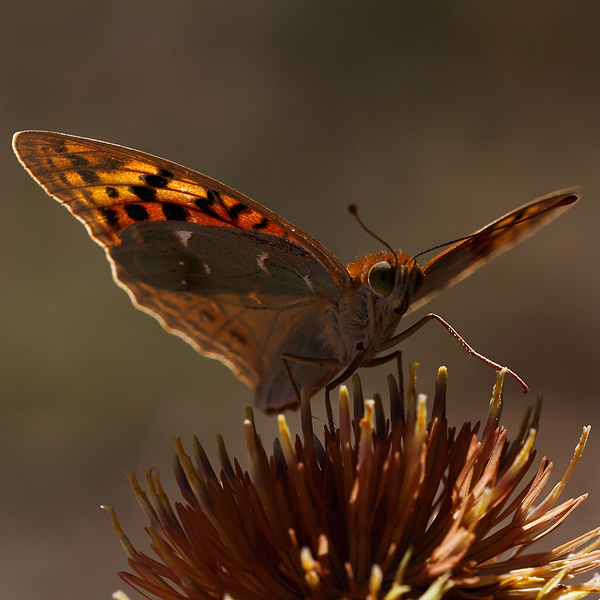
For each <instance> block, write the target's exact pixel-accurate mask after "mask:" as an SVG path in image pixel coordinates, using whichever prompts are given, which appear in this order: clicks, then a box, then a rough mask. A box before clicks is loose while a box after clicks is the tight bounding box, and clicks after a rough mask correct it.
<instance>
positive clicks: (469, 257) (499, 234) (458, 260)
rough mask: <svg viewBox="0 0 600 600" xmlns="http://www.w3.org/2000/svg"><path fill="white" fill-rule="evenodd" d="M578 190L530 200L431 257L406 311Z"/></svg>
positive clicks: (529, 230)
mask: <svg viewBox="0 0 600 600" xmlns="http://www.w3.org/2000/svg"><path fill="white" fill-rule="evenodd" d="M578 192H579V189H577V188H574V189H568V190H561V191H558V192H554V193H553V194H549V195H547V196H544V197H542V198H538V199H537V200H534V201H533V202H529V203H528V204H525V205H523V206H521V207H520V208H517V209H515V210H513V211H511V212H509V213H508V214H506V215H504V216H503V217H500V218H499V219H497V220H496V221H493V222H492V223H490V224H489V225H486V226H485V227H483V228H482V229H479V230H478V231H476V232H475V233H474V234H473V235H472V236H469V238H467V239H465V240H462V241H460V242H457V243H456V244H454V245H453V246H451V247H450V248H448V249H447V250H445V251H444V252H442V253H441V254H439V255H438V256H436V257H435V258H433V259H431V260H430V261H429V262H428V263H427V264H426V265H425V267H424V268H423V271H424V273H425V281H424V283H423V287H422V288H421V289H420V290H419V291H418V292H417V294H416V295H415V297H414V298H413V299H412V301H411V304H410V308H409V309H408V311H407V313H409V312H412V311H413V310H416V309H417V308H419V307H420V306H422V305H423V304H425V303H426V302H429V300H431V299H432V298H433V297H435V296H437V295H438V294H439V293H440V292H441V291H442V290H444V289H445V288H447V287H449V286H451V285H454V284H455V283H457V282H459V281H460V280H461V279H464V278H465V277H467V276H468V275H470V274H471V273H472V272H473V271H475V270H476V269H478V268H479V267H481V266H483V265H484V264H485V263H487V262H488V261H489V260H491V259H492V258H494V257H495V256H497V255H498V254H500V253H501V252H504V251H505V250H508V249H509V248H512V247H513V246H515V245H516V244H518V243H520V242H522V241H523V240H524V239H526V238H527V237H529V236H530V235H531V234H533V233H535V232H536V231H537V230H538V229H540V228H541V227H543V226H544V225H546V224H548V223H549V222H550V221H552V220H553V219H555V218H556V217H557V216H558V215H560V214H562V213H563V212H564V211H565V210H567V209H568V208H569V207H570V206H571V205H572V204H573V203H574V202H575V201H576V200H577V199H578Z"/></svg>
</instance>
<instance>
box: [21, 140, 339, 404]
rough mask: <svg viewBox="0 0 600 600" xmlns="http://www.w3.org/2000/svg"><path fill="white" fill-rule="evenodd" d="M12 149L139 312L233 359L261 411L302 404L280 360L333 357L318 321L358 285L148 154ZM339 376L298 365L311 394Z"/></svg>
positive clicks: (330, 260)
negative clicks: (88, 239) (328, 305)
mask: <svg viewBox="0 0 600 600" xmlns="http://www.w3.org/2000/svg"><path fill="white" fill-rule="evenodd" d="M13 146H14V149H15V152H16V154H17V156H18V157H19V160H20V161H21V163H22V164H23V165H24V166H25V168H26V169H27V170H28V171H29V173H30V174H31V175H32V176H33V178H34V179H35V180H37V181H38V182H39V183H40V185H41V186H42V187H43V188H44V189H45V190H46V191H47V192H48V193H49V194H50V195H51V196H53V197H54V198H56V199H57V200H59V201H60V202H61V203H62V204H64V205H65V206H66V207H67V208H68V209H69V210H70V211H71V213H72V214H73V215H75V217H77V218H78V219H79V220H80V221H82V222H83V223H84V225H85V226H86V228H87V229H88V231H89V233H90V235H91V236H92V237H93V238H94V239H95V240H96V241H97V242H98V243H99V244H100V245H101V246H103V247H104V249H105V250H106V253H107V257H108V259H109V261H110V263H111V266H112V271H113V276H114V278H115V280H116V281H117V283H119V285H121V287H123V288H124V289H125V290H126V291H127V292H128V293H129V295H130V297H131V299H132V301H133V302H134V304H135V305H136V306H138V307H139V308H141V309H142V310H145V311H146V312H148V313H149V314H151V315H152V316H154V317H155V318H157V319H158V320H159V321H160V322H161V324H162V325H163V326H164V327H165V328H166V329H167V330H168V331H170V332H172V333H176V334H178V335H180V336H181V337H183V338H184V339H185V340H186V341H188V342H189V343H190V344H192V345H193V346H194V347H195V348H196V349H197V350H199V351H200V352H201V353H203V354H206V355H208V356H211V357H213V358H219V359H220V360H222V361H223V362H225V363H226V364H227V365H228V366H229V367H230V368H231V369H232V370H233V371H234V373H235V374H236V375H237V376H238V377H239V378H240V379H241V380H242V381H244V382H245V383H247V384H248V385H249V386H250V387H251V388H252V389H253V390H254V391H255V394H256V401H257V405H258V406H260V407H261V408H264V409H267V410H277V409H280V408H282V407H285V406H294V405H295V404H296V403H297V402H296V399H295V396H294V393H293V390H292V389H291V386H290V384H289V381H288V380H287V376H286V374H285V372H284V370H283V366H282V361H281V356H280V355H281V353H282V352H290V353H294V354H299V355H306V356H316V357H322V358H327V357H331V356H329V355H328V354H327V353H326V352H324V350H323V348H322V347H321V346H322V344H321V342H320V340H319V339H318V333H319V328H318V327H315V325H316V324H318V322H319V321H318V320H319V319H321V318H322V315H323V312H324V302H326V301H327V299H328V298H329V299H333V300H335V298H336V297H337V296H338V295H339V293H340V292H341V291H343V290H344V289H345V288H346V287H347V286H349V285H350V284H351V279H350V276H349V275H348V272H347V271H346V269H345V268H344V266H343V265H342V264H341V263H340V262H339V261H338V260H337V259H336V258H335V257H334V256H333V255H332V254H331V253H330V252H329V251H328V250H327V249H325V248H324V247H323V246H322V245H321V244H319V243H318V242H317V241H316V240H314V239H313V238H311V237H310V236H308V235H307V234H305V233H304V232H302V231H301V230H299V229H298V228H296V227H294V226H293V225H291V224H290V223H288V222H287V221H285V220H284V219H282V218H281V217H279V216H278V215H276V214H275V213H273V212H272V211H270V210H268V209H267V208H265V207H263V206H261V205H260V204H258V203H257V202H254V201H253V200H251V199H250V198H247V197H246V196H244V195H243V194H240V193H239V192H236V191H235V190H233V189H231V188H229V187H227V186H225V185H223V184H221V183H219V182H217V181H215V180H213V179H210V178H209V177H206V176H204V175H201V174H200V173H197V172H195V171H193V170H191V169H187V168H186V167H183V166H181V165H178V164H176V163H173V162H170V161H166V160H163V159H161V158H158V157H155V156H152V155H149V154H145V153H143V152H138V151H136V150H132V149H129V148H124V147H121V146H118V145H115V144H109V143H105V142H100V141H96V140H91V139H87V138H81V137H76V136H69V135H64V134H59V133H52V132H45V131H24V132H20V133H17V134H15V136H14V140H13ZM203 256H204V257H205V258H202V257H203ZM207 257H208V258H207ZM215 265H216V267H217V268H218V273H212V271H211V268H212V269H213V270H215ZM335 372H336V369H331V368H329V369H324V368H320V367H314V366H309V365H301V364H294V365H292V373H293V375H294V380H295V381H296V382H298V384H299V385H306V386H307V387H309V388H310V389H311V391H316V390H318V389H320V388H321V387H322V386H323V385H324V384H325V383H326V382H327V381H328V380H329V379H330V378H331V377H332V376H333V375H334V374H335Z"/></svg>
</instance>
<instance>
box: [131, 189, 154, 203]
mask: <svg viewBox="0 0 600 600" xmlns="http://www.w3.org/2000/svg"><path fill="white" fill-rule="evenodd" d="M129 189H130V190H131V192H132V193H133V194H135V195H136V196H137V197H138V198H139V199H140V200H141V201H142V202H154V201H156V191H155V190H154V189H152V188H151V187H147V186H145V185H132V186H131V187H130V188H129Z"/></svg>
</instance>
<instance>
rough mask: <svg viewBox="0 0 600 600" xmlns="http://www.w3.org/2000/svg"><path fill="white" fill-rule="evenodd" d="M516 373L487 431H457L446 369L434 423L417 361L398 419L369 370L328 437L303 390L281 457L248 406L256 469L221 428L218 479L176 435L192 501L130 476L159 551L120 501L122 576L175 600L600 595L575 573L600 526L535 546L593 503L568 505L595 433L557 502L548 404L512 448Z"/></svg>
mask: <svg viewBox="0 0 600 600" xmlns="http://www.w3.org/2000/svg"><path fill="white" fill-rule="evenodd" d="M503 377H504V373H503V372H501V373H499V374H498V377H497V380H496V384H495V386H494V390H493V395H492V399H491V401H490V404H489V411H488V416H487V420H486V421H485V423H484V425H483V427H481V426H480V424H479V423H477V424H476V425H475V426H474V427H473V426H471V424H470V423H465V424H464V425H463V426H462V427H461V428H460V430H459V431H458V432H457V430H456V429H455V428H449V427H448V423H447V419H446V407H445V401H446V370H445V368H441V369H440V371H439V376H438V381H437V386H436V393H435V399H434V402H433V408H432V413H431V417H430V418H429V419H428V417H427V409H426V398H425V397H424V396H423V395H417V393H416V389H415V386H416V383H415V381H416V379H415V371H414V368H412V369H411V374H410V381H409V386H408V391H407V394H406V401H404V398H403V393H402V392H401V391H400V390H401V389H402V386H400V389H399V388H398V385H397V384H396V381H395V379H394V378H393V377H391V376H390V377H389V378H388V385H389V396H390V418H389V420H386V418H385V414H384V409H383V403H382V400H381V398H380V397H379V396H375V398H374V399H373V400H368V401H366V402H365V401H364V400H363V395H362V391H361V385H360V380H359V378H358V377H357V376H354V379H353V400H354V419H352V416H351V409H350V400H349V397H348V392H347V390H346V388H344V387H342V388H341V391H340V401H339V427H338V428H337V429H336V431H335V436H332V435H331V434H330V432H329V430H328V429H325V433H324V438H323V441H321V440H320V439H319V438H318V437H317V436H316V435H315V434H314V432H313V421H312V417H311V412H310V402H309V400H308V397H307V396H306V395H303V398H302V406H301V411H302V412H301V416H302V436H301V437H300V436H296V437H295V438H294V437H293V436H292V434H291V433H290V431H289V429H288V426H287V424H286V420H285V417H284V416H283V415H280V416H279V432H280V437H279V439H276V440H275V443H274V449H273V454H272V456H269V455H268V454H267V451H266V450H265V448H264V447H263V445H262V442H261V440H260V438H259V436H258V434H257V432H256V429H255V426H254V418H253V413H252V410H251V409H247V412H246V420H245V421H244V428H245V433H246V440H247V445H248V455H249V464H250V468H249V471H248V472H244V471H243V470H242V468H241V467H240V465H239V463H238V461H237V460H235V461H234V463H233V464H232V462H231V460H230V458H229V456H228V454H227V452H226V450H225V445H224V443H223V439H222V438H221V437H220V436H218V437H217V446H218V452H219V460H220V463H221V470H220V474H219V475H218V476H217V474H216V473H215V471H214V470H213V467H212V466H211V464H210V462H209V460H208V458H207V456H206V454H205V452H204V450H203V448H202V446H201V444H200V443H199V442H198V440H197V439H194V444H193V456H194V459H192V458H191V457H190V456H189V455H188V454H186V452H185V450H184V448H183V445H182V443H181V441H180V440H179V439H177V440H175V444H176V448H177V454H176V456H175V460H174V468H175V475H176V479H177V482H178V484H179V487H180V490H181V494H182V496H183V500H184V501H183V503H176V504H175V506H174V507H173V506H172V505H171V503H170V501H169V499H168V498H167V496H166V494H165V492H164V490H163V488H162V486H161V482H160V478H159V476H158V474H157V473H156V472H154V471H152V470H150V471H145V478H146V486H147V490H148V491H147V492H145V491H143V490H142V488H141V487H140V485H139V483H138V480H137V478H136V476H135V475H134V474H131V473H130V474H128V475H129V478H130V480H131V483H132V485H133V488H134V490H135V493H136V495H137V498H138V501H139V503H140V505H141V507H142V509H143V510H144V512H145V514H146V516H147V517H148V519H149V521H150V525H149V526H148V528H147V532H148V534H149V535H150V538H151V547H152V551H153V552H154V554H155V555H156V557H157V558H152V557H150V556H149V555H147V554H145V553H142V552H139V551H137V550H136V549H135V548H134V547H133V546H132V544H131V542H130V541H129V539H128V538H127V536H126V535H125V533H124V532H123V530H122V529H121V526H120V524H119V522H118V520H117V517H116V514H115V512H114V510H113V509H112V508H108V509H107V510H108V511H109V513H110V516H111V519H112V522H113V525H114V527H115V528H116V530H117V533H118V535H119V537H120V540H121V544H122V545H123V547H124V549H125V551H126V552H127V555H128V556H129V567H130V569H131V572H124V573H121V574H120V576H121V577H122V579H123V580H124V581H126V582H127V583H128V584H130V585H131V586H132V587H134V588H136V589H138V590H139V591H141V592H142V593H143V594H144V595H146V596H147V597H156V598H161V599H164V600H179V599H183V598H190V599H198V600H200V599H213V598H233V599H234V600H262V599H277V600H279V599H282V600H283V599H285V600H294V599H298V598H313V599H321V598H323V599H325V598H347V599H351V598H357V599H358V598H360V599H366V600H376V599H385V600H395V599H397V598H400V597H402V596H406V597H409V598H415V597H419V596H420V597H421V598H422V599H424V600H437V599H438V598H441V597H442V596H447V597H460V598H471V599H473V598H494V599H500V598H507V599H509V598H510V599H512V598H515V599H523V600H526V599H529V598H531V599H536V598H537V599H541V598H547V599H554V598H561V599H563V598H564V599H567V598H568V599H571V598H580V597H583V596H585V595H587V594H588V593H590V592H599V591H600V578H598V577H593V578H592V579H591V580H589V581H587V582H585V583H573V582H572V581H571V580H572V578H573V577H574V576H575V575H578V574H580V573H583V572H586V571H589V570H591V569H594V568H597V567H598V565H600V550H598V549H597V548H598V547H600V540H599V535H600V528H596V529H594V530H592V531H590V532H588V533H586V534H584V535H582V536H580V537H578V538H576V539H574V540H572V541H570V542H567V543H566V544H563V545H562V546H559V547H558V548H555V549H554V550H551V551H547V552H530V546H531V544H532V543H533V542H534V541H536V540H538V539H539V538H540V537H542V536H543V535H545V534H546V533H548V532H549V531H550V530H552V529H553V528H554V527H556V526H557V525H558V524H559V523H561V522H562V521H563V520H564V519H565V518H566V517H567V516H568V515H569V513H570V512H571V511H572V510H574V509H575V508H576V507H577V506H578V505H579V504H581V502H582V501H583V500H584V499H585V496H581V497H579V498H575V499H570V500H567V501H565V502H563V503H562V504H557V502H558V499H559V496H560V495H561V493H562V491H563V488H564V486H565V483H566V481H567V478H568V476H569V474H570V473H571V471H572V469H573V467H574V466H575V463H576V462H577V460H578V459H579V457H580V456H581V453H582V452H583V448H584V446H585V442H586V439H587V436H588V433H589V427H585V428H584V430H583V434H582V436H581V439H580V440H579V443H578V445H577V447H576V449H575V453H574V456H573V459H572V461H571V464H570V465H569V468H568V469H567V471H566V473H565V475H564V476H563V478H562V479H561V481H560V482H559V483H558V484H557V485H556V486H555V487H554V489H552V490H551V491H550V493H548V494H547V495H545V496H543V497H542V496H541V494H542V490H543V488H544V486H545V484H546V483H547V481H548V478H549V477H550V472H551V469H552V464H551V463H549V462H548V460H547V459H546V458H543V459H542V460H541V461H539V464H538V467H537V470H536V471H535V472H534V473H533V474H529V475H527V473H528V471H530V469H531V467H532V465H533V464H534V459H535V452H534V451H533V450H532V448H533V444H534V441H535V438H536V435H537V430H538V420H539V416H540V408H541V402H540V401H538V402H536V404H535V406H534V407H533V408H530V409H529V410H528V411H527V412H526V415H525V417H524V420H523V424H522V427H521V430H520V431H519V432H518V434H517V436H516V437H515V438H514V440H513V441H512V443H511V442H509V441H508V437H507V431H506V429H504V428H503V427H501V426H500V425H499V418H500V413H501V408H502V383H503ZM526 477H528V480H527V481H526ZM524 481H526V483H525V484H523V482H524ZM569 582H570V583H569Z"/></svg>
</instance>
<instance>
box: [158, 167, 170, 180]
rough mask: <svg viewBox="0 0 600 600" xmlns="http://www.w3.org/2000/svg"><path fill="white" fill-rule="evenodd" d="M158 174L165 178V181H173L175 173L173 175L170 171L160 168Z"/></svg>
mask: <svg viewBox="0 0 600 600" xmlns="http://www.w3.org/2000/svg"><path fill="white" fill-rule="evenodd" d="M158 174H159V175H160V176H161V177H164V178H165V179H173V173H171V171H169V169H162V168H160V169H159V170H158Z"/></svg>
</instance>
